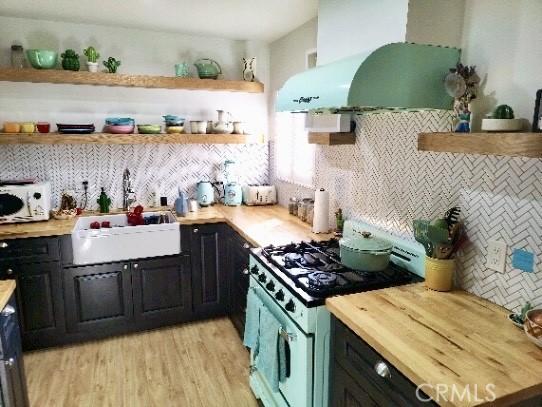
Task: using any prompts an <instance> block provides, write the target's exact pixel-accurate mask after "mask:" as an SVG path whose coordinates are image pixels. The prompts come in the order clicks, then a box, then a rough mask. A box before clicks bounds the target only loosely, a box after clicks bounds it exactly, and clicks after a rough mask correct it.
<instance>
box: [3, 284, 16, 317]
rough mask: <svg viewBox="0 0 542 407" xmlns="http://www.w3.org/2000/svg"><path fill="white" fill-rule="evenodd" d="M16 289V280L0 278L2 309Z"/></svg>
mask: <svg viewBox="0 0 542 407" xmlns="http://www.w3.org/2000/svg"><path fill="white" fill-rule="evenodd" d="M14 291H15V280H0V311H1V310H3V309H4V307H5V306H6V304H7V303H8V301H9V299H10V297H11V294H13V292H14Z"/></svg>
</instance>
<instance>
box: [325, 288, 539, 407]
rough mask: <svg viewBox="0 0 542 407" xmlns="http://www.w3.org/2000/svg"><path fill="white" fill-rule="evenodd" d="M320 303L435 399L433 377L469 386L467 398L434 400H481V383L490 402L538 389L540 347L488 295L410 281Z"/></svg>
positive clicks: (440, 381) (462, 403)
mask: <svg viewBox="0 0 542 407" xmlns="http://www.w3.org/2000/svg"><path fill="white" fill-rule="evenodd" d="M326 306H327V308H328V309H329V310H330V311H331V312H332V313H333V314H334V315H335V316H336V317H337V318H338V319H340V320H341V321H342V322H343V323H344V324H346V325H347V326H348V327H349V328H350V329H351V330H352V331H354V332H355V333H356V334H358V335H359V336H360V337H361V338H362V339H363V340H364V341H365V342H367V343H368V344H369V345H371V346H372V347H373V348H374V349H375V350H376V351H377V352H379V353H380V354H381V355H382V356H383V357H384V358H386V359H387V360H388V361H389V362H390V363H392V364H393V365H395V367H396V368H397V369H398V370H400V371H401V372H402V373H403V374H404V375H405V376H407V377H408V378H409V379H410V380H411V381H412V382H414V383H415V384H416V385H421V384H424V383H428V384H431V385H432V386H424V387H423V390H424V391H425V392H426V393H427V394H428V395H429V396H432V397H433V398H434V399H436V397H437V395H436V392H435V387H433V386H436V385H437V384H444V385H447V386H449V387H448V388H449V389H451V388H452V385H454V386H456V389H457V390H458V391H459V393H462V392H463V391H464V390H467V391H469V392H470V394H471V398H470V402H469V401H468V400H466V398H465V399H464V400H463V401H461V400H459V398H457V397H456V399H455V400H454V402H451V401H450V402H446V401H445V400H443V398H442V397H441V398H440V401H439V403H440V404H441V405H445V406H452V405H453V406H473V405H480V404H484V401H483V399H484V398H485V397H486V396H487V397H490V396H491V393H490V391H488V390H487V389H486V387H485V386H486V385H487V384H494V385H495V387H494V392H495V395H496V397H497V401H496V402H495V403H491V405H510V404H511V403H513V402H517V401H520V400H525V399H528V398H531V397H533V396H536V395H542V349H539V348H537V347H536V346H535V345H534V344H533V343H531V342H529V340H528V339H527V337H526V336H525V334H524V333H523V332H522V331H521V330H519V329H518V328H516V327H515V326H513V325H512V324H511V323H510V322H509V321H508V320H507V314H508V311H507V310H505V309H504V308H502V307H499V306H498V305H495V304H493V303H490V302H489V301H486V300H484V299H481V298H479V297H476V296H474V295H471V294H468V293H466V292H464V291H453V292H450V293H439V292H436V291H431V290H428V289H426V288H425V287H424V286H423V284H411V285H406V286H401V287H393V288H386V289H383V290H377V291H370V292H365V293H359V294H352V295H347V296H341V297H333V298H329V299H328V300H327V301H326ZM475 385H476V386H477V389H478V400H477V399H476V398H475ZM450 394H451V390H450V393H448V395H450ZM480 399H481V400H480Z"/></svg>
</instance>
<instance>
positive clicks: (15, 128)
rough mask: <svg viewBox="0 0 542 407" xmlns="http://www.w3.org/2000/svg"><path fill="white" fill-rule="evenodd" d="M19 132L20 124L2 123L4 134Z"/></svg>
mask: <svg viewBox="0 0 542 407" xmlns="http://www.w3.org/2000/svg"><path fill="white" fill-rule="evenodd" d="M20 131H21V123H17V122H4V133H19V132H20Z"/></svg>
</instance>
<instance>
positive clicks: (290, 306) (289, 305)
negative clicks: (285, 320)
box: [284, 300, 295, 312]
mask: <svg viewBox="0 0 542 407" xmlns="http://www.w3.org/2000/svg"><path fill="white" fill-rule="evenodd" d="M284 308H286V311H290V312H294V311H295V303H294V302H293V301H292V300H290V301H288V302H287V303H286V305H285V306H284Z"/></svg>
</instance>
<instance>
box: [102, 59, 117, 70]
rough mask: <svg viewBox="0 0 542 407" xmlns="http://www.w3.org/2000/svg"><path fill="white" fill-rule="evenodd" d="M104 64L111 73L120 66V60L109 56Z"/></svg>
mask: <svg viewBox="0 0 542 407" xmlns="http://www.w3.org/2000/svg"><path fill="white" fill-rule="evenodd" d="M103 64H104V66H105V67H106V68H107V70H108V71H109V73H116V72H117V68H118V67H119V66H120V61H118V60H116V59H115V58H113V57H109V58H107V61H103Z"/></svg>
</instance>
